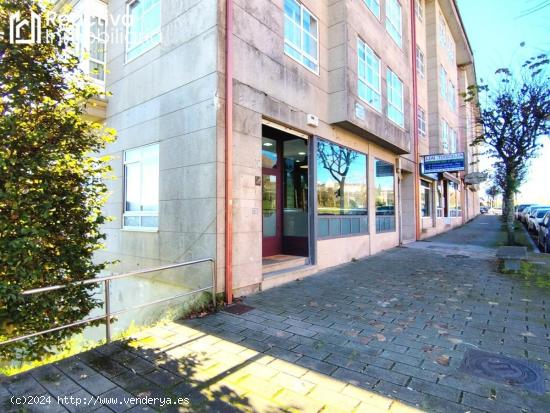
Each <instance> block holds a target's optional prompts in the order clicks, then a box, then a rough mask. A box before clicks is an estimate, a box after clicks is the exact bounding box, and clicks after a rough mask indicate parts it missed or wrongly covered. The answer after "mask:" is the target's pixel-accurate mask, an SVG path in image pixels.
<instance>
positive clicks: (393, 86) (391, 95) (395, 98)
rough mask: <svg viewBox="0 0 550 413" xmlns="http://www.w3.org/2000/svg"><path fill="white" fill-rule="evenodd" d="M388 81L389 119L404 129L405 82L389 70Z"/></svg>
mask: <svg viewBox="0 0 550 413" xmlns="http://www.w3.org/2000/svg"><path fill="white" fill-rule="evenodd" d="M386 81H387V84H388V118H389V119H390V120H391V121H393V122H395V123H396V124H398V125H399V126H401V127H404V125H405V115H404V114H405V109H404V105H403V82H401V80H399V77H397V75H396V74H395V73H393V72H392V71H391V70H390V69H388V72H387V80H386Z"/></svg>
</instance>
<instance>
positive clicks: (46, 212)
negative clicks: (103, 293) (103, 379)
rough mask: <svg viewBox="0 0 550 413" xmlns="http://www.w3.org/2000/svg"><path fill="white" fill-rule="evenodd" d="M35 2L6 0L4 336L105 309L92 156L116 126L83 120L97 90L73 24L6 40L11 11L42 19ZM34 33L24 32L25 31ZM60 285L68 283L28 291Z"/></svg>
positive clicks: (100, 174)
mask: <svg viewBox="0 0 550 413" xmlns="http://www.w3.org/2000/svg"><path fill="white" fill-rule="evenodd" d="M42 3H43V2H39V1H37V0H0V25H1V26H0V27H1V28H0V30H1V32H2V33H3V37H2V38H1V39H0V93H1V96H2V98H1V99H0V112H1V115H2V116H1V118H0V341H3V340H5V339H7V338H10V337H16V336H21V335H26V334H30V333H34V332H38V331H41V330H45V329H49V328H52V327H56V326H59V325H62V324H66V323H71V322H75V321H77V320H81V319H83V318H85V317H86V316H87V315H88V314H89V313H90V312H91V311H92V310H93V309H94V308H96V307H99V306H101V302H100V300H98V299H96V298H95V297H94V292H93V290H94V289H95V288H96V286H95V285H91V286H82V285H80V286H70V285H69V283H72V282H75V281H79V280H84V279H88V278H93V277H95V276H96V275H97V274H98V273H99V272H100V271H101V270H102V269H103V268H104V267H105V265H106V264H105V263H99V264H98V263H94V261H93V256H94V252H95V251H96V250H98V249H99V248H101V247H102V240H103V239H104V235H103V234H102V233H101V231H100V226H101V224H103V223H104V222H105V221H106V218H105V217H104V216H103V215H102V212H101V208H102V205H103V203H104V201H105V199H106V197H107V188H106V186H105V185H104V183H103V180H104V178H105V175H106V174H108V172H109V169H108V166H107V161H108V159H106V158H102V157H99V156H94V155H96V154H97V153H98V151H100V150H101V149H103V148H104V147H105V145H106V144H107V143H109V142H111V141H112V140H113V139H114V132H113V131H112V130H106V129H104V128H103V127H102V126H101V125H99V124H95V123H93V122H91V121H89V120H86V118H85V116H84V115H85V111H86V105H88V104H90V103H89V102H91V99H92V98H93V97H94V96H97V95H98V94H99V93H100V91H99V90H98V88H97V87H94V86H91V84H90V82H89V81H88V80H87V78H86V77H85V76H84V75H83V74H82V73H81V72H80V71H79V69H78V59H77V58H76V57H75V56H74V55H73V54H72V53H71V45H70V43H68V42H67V41H66V40H67V39H69V38H70V36H69V33H68V28H67V27H65V25H64V24H61V23H60V22H59V21H57V20H55V21H52V19H44V18H43V19H42V34H41V36H42V38H41V42H40V43H35V44H11V43H10V42H9V35H8V33H9V27H8V25H9V15H10V14H11V13H15V12H21V14H22V15H26V16H28V14H30V11H31V10H32V11H34V12H35V13H37V14H38V15H42V16H44V15H45V13H46V12H48V11H50V10H51V6H48V5H43V4H42ZM28 34H29V33H25V32H23V36H27V35H28ZM57 284H63V285H67V288H66V289H63V290H59V291H53V292H48V293H42V294H38V295H33V296H24V295H22V291H24V290H28V289H32V288H38V287H44V286H50V285H57ZM82 329H83V327H74V328H70V329H68V330H62V331H58V332H54V333H50V334H47V335H42V336H37V337H34V338H31V339H28V340H26V341H24V342H18V343H13V344H8V345H2V346H0V358H1V359H3V360H4V361H6V360H8V361H9V360H36V359H40V358H42V357H44V356H46V355H48V354H51V353H52V352H53V351H55V350H62V349H64V347H65V346H66V343H67V341H68V339H69V338H70V337H71V336H72V335H73V334H75V333H78V332H81V331H82Z"/></svg>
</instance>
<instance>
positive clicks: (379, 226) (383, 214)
mask: <svg viewBox="0 0 550 413" xmlns="http://www.w3.org/2000/svg"><path fill="white" fill-rule="evenodd" d="M374 171H375V175H374V186H375V189H376V200H375V202H376V232H388V231H395V173H394V166H393V164H391V163H389V162H384V161H381V160H379V159H376V160H375V161H374Z"/></svg>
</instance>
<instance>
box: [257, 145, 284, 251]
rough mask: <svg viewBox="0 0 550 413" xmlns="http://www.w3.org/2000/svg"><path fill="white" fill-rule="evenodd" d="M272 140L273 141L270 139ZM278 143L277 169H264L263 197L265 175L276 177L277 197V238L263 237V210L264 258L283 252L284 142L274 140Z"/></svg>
mask: <svg viewBox="0 0 550 413" xmlns="http://www.w3.org/2000/svg"><path fill="white" fill-rule="evenodd" d="M270 139H273V138H271V137H270ZM274 140H275V141H276V142H277V164H276V165H275V168H262V197H263V177H264V175H271V176H275V179H276V185H275V191H276V197H275V220H276V225H275V236H273V237H264V236H263V210H262V257H269V256H272V255H277V254H282V252H283V167H284V165H283V162H284V160H283V141H282V139H274Z"/></svg>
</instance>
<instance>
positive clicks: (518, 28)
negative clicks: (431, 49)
mask: <svg viewBox="0 0 550 413" xmlns="http://www.w3.org/2000/svg"><path fill="white" fill-rule="evenodd" d="M457 2H458V7H459V9H460V13H461V15H462V19H463V21H464V25H465V27H466V32H467V33H468V38H469V39H470V43H471V45H472V49H473V51H474V58H475V64H476V73H477V77H478V80H479V79H484V80H485V81H487V80H489V79H491V78H493V77H494V73H495V70H497V69H498V68H500V67H509V68H518V67H520V66H521V64H522V63H523V62H524V61H525V60H526V59H527V58H529V57H531V56H536V55H539V54H541V53H548V54H550V4H549V3H550V2H549V1H548V0H457ZM543 4H549V5H547V6H546V7H544V8H542V9H540V10H538V11H534V12H533V13H529V12H530V11H531V10H534V9H537V8H538V6H539V5H543ZM521 42H525V43H526V44H525V47H521V46H520V43H521ZM544 141H545V142H546V145H545V146H544V148H543V149H542V150H541V152H540V156H539V157H538V158H537V159H534V160H533V161H532V163H531V167H530V169H529V175H528V178H527V181H526V182H525V184H524V185H523V186H522V188H521V193H520V194H519V196H518V201H519V202H520V203H521V202H524V203H530V202H536V203H547V204H549V205H550V184H549V183H548V181H549V178H550V137H544ZM491 163H492V162H491V161H488V160H485V161H484V162H482V163H481V165H483V166H484V167H489V166H490V165H491ZM482 191H483V193H482V194H481V195H482V196H484V195H485V194H484V189H482Z"/></svg>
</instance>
